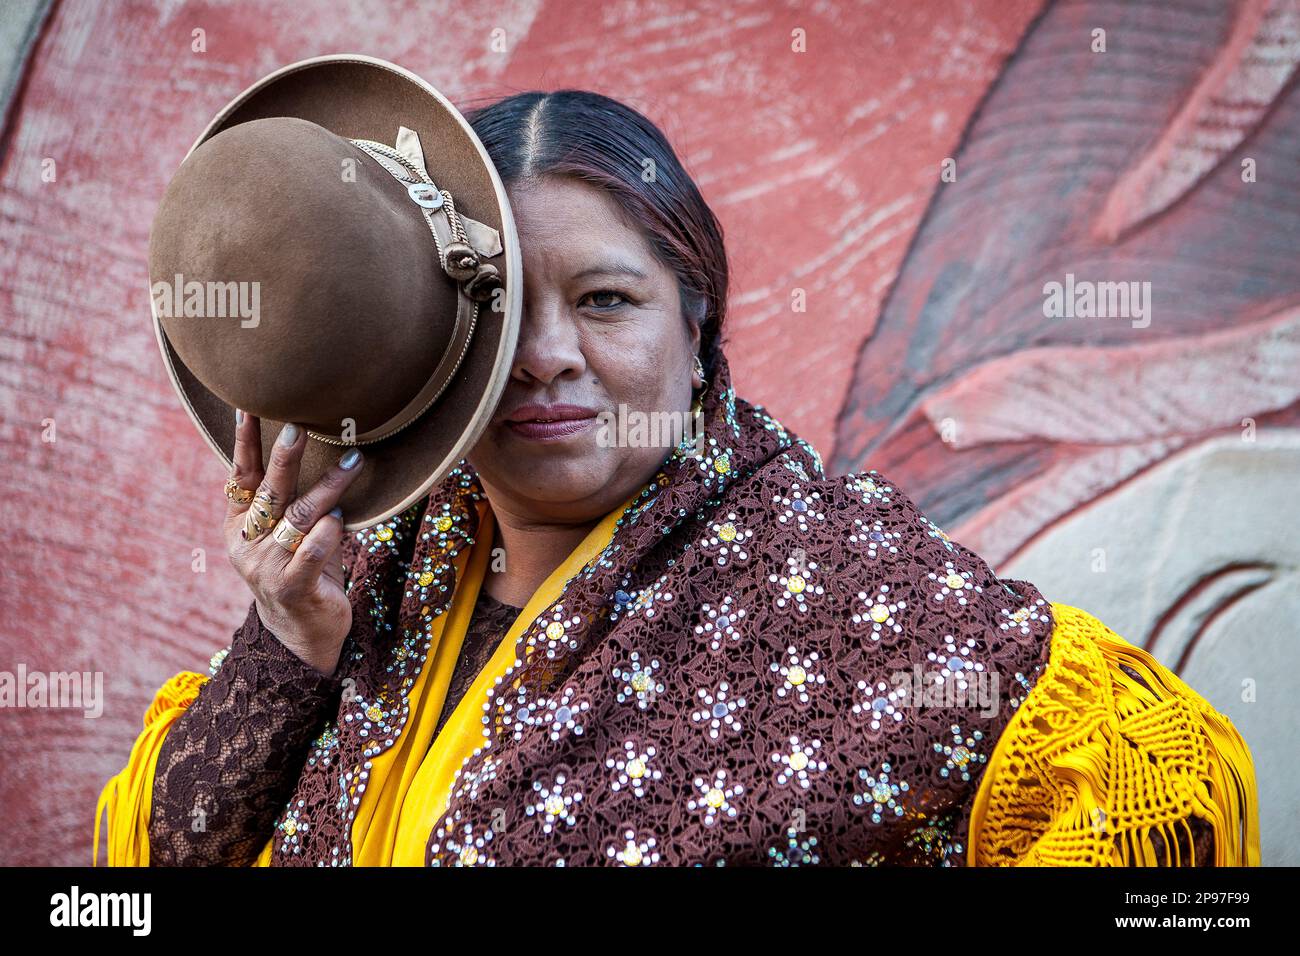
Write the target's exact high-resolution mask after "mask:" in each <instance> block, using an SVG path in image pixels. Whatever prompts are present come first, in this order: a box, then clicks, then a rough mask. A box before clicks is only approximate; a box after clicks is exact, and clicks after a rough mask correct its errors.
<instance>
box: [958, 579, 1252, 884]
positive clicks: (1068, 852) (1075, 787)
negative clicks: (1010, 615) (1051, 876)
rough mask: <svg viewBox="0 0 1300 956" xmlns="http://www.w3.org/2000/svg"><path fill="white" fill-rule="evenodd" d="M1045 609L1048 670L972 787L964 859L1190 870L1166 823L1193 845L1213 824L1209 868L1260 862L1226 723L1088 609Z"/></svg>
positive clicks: (1239, 760)
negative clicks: (1050, 625) (1203, 826)
mask: <svg viewBox="0 0 1300 956" xmlns="http://www.w3.org/2000/svg"><path fill="white" fill-rule="evenodd" d="M1052 615H1053V618H1054V620H1055V625H1056V626H1055V628H1054V630H1053V631H1052V644H1051V656H1050V659H1049V660H1048V663H1047V666H1046V667H1045V668H1044V670H1043V673H1042V674H1041V675H1040V676H1039V678H1038V681H1037V683H1036V684H1035V685H1034V687H1033V690H1032V691H1031V692H1030V694H1029V695H1028V697H1026V699H1025V701H1024V703H1022V704H1021V705H1020V708H1019V709H1018V710H1017V711H1016V713H1015V714H1014V715H1013V716H1012V718H1011V720H1010V722H1009V723H1008V724H1007V726H1006V728H1005V729H1004V730H1003V732H1002V734H1001V735H1000V736H999V738H998V742H997V745H996V746H995V748H994V750H993V754H992V756H991V757H990V758H989V762H988V766H987V767H986V769H985V771H984V776H983V778H982V780H981V781H980V787H979V791H978V792H977V793H976V796H975V801H974V804H973V805H972V809H971V815H970V825H969V833H968V837H969V839H968V850H967V862H968V865H970V866H1194V865H1196V861H1195V860H1191V859H1179V858H1178V856H1179V851H1178V847H1179V842H1178V841H1177V840H1176V832H1175V829H1176V828H1181V830H1182V832H1183V835H1184V841H1183V845H1185V846H1189V847H1190V846H1191V837H1192V834H1191V830H1190V827H1189V826H1188V824H1187V821H1188V820H1189V819H1190V818H1192V817H1197V818H1199V819H1201V820H1203V821H1206V822H1207V823H1208V824H1210V825H1211V826H1212V828H1213V830H1214V865H1215V866H1258V865H1259V807H1258V801H1257V795H1256V789H1255V772H1254V766H1253V764H1252V762H1251V757H1250V751H1249V749H1248V748H1247V747H1246V743H1245V741H1244V740H1242V738H1241V735H1240V734H1239V733H1238V732H1237V730H1236V728H1234V727H1233V726H1232V724H1231V723H1230V722H1229V720H1228V718H1226V717H1225V716H1223V715H1222V714H1220V713H1219V712H1218V711H1216V710H1215V709H1214V708H1213V707H1211V706H1210V705H1209V703H1207V702H1206V701H1205V699H1204V698H1203V697H1201V696H1200V695H1199V694H1197V693H1196V691H1194V690H1192V689H1191V688H1190V687H1188V686H1187V685H1186V684H1185V683H1183V682H1182V681H1181V680H1180V679H1179V678H1178V676H1177V675H1176V674H1174V673H1173V672H1172V671H1170V670H1169V669H1168V668H1166V667H1164V666H1163V665H1161V664H1160V663H1159V662H1158V661H1157V660H1156V659H1155V658H1154V657H1152V656H1151V655H1150V654H1148V653H1147V652H1146V651H1144V650H1142V649H1141V648H1138V647H1135V646H1133V645H1132V644H1130V643H1129V642H1127V641H1125V640H1124V639H1123V638H1122V637H1120V636H1119V635H1118V634H1116V633H1115V632H1114V631H1112V630H1110V628H1108V627H1106V626H1105V625H1104V624H1102V623H1101V622H1100V621H1098V620H1097V619H1096V618H1094V617H1093V616H1092V615H1090V614H1088V613H1086V612H1085V611H1081V610H1079V609H1078V608H1074V607H1070V606H1068V605H1064V604H1053V605H1052ZM1121 664H1123V665H1126V666H1127V667H1129V668H1131V669H1132V670H1133V671H1134V672H1136V673H1137V674H1138V675H1140V677H1141V679H1142V680H1141V682H1139V681H1137V680H1134V679H1133V677H1131V676H1130V675H1129V674H1127V673H1125V671H1124V670H1122V669H1121V667H1120V665H1121ZM1143 683H1145V684H1146V685H1147V686H1145V687H1144V686H1143ZM1156 832H1158V833H1159V834H1160V835H1161V837H1162V838H1163V845H1164V847H1165V848H1168V849H1167V851H1166V852H1172V853H1173V855H1174V859H1172V860H1171V859H1166V858H1164V856H1165V854H1162V853H1161V852H1160V851H1158V850H1157V847H1156V845H1155V844H1154V843H1153V842H1152V839H1151V837H1152V834H1153V833H1156Z"/></svg>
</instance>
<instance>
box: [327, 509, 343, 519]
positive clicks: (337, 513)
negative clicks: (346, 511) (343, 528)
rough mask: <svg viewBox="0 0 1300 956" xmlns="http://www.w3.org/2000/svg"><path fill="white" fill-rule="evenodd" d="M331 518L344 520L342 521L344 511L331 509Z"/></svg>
mask: <svg viewBox="0 0 1300 956" xmlns="http://www.w3.org/2000/svg"><path fill="white" fill-rule="evenodd" d="M330 517H331V518H338V519H339V520H342V519H343V509H342V508H333V509H331V510H330Z"/></svg>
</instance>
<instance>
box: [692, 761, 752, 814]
mask: <svg viewBox="0 0 1300 956" xmlns="http://www.w3.org/2000/svg"><path fill="white" fill-rule="evenodd" d="M693 783H694V785H695V794H694V795H693V796H691V797H690V798H689V799H688V800H687V801H686V809H688V810H691V811H692V812H698V813H700V814H702V815H703V817H704V825H705V826H706V827H711V826H713V825H714V824H715V823H716V822H717V821H718V819H719V818H720V817H726V818H727V819H729V820H734V819H736V815H737V812H738V811H737V810H736V807H735V805H734V804H733V802H732V801H734V800H736V799H737V798H738V797H739V796H740V795H741V794H742V793H744V792H745V788H744V787H743V786H742V785H741V784H739V783H732V784H728V783H727V771H726V770H725V769H722V768H719V769H717V770H715V771H714V772H713V779H712V780H710V779H708V778H706V777H696V778H695V780H694V781H693Z"/></svg>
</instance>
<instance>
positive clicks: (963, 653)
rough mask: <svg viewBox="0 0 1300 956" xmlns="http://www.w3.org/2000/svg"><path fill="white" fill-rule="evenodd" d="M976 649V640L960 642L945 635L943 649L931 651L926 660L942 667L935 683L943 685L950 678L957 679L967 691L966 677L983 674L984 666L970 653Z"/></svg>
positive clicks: (970, 638) (967, 639)
mask: <svg viewBox="0 0 1300 956" xmlns="http://www.w3.org/2000/svg"><path fill="white" fill-rule="evenodd" d="M974 649H975V638H973V637H968V638H966V639H965V640H963V641H961V642H958V641H956V640H955V639H954V638H953V636H952V635H951V634H945V635H944V638H943V647H942V648H941V649H940V650H938V651H929V652H928V653H927V654H926V655H925V656H926V659H927V660H929V661H932V662H933V663H936V664H938V665H940V668H939V673H938V674H937V675H935V683H937V684H942V683H943V682H944V681H945V680H947V679H949V678H956V682H957V686H958V687H960V688H961V689H962V690H965V689H966V686H967V681H966V677H967V675H968V674H972V673H983V671H984V665H983V664H981V663H980V662H978V661H976V660H972V659H971V656H970V653H971V651H973V650H974Z"/></svg>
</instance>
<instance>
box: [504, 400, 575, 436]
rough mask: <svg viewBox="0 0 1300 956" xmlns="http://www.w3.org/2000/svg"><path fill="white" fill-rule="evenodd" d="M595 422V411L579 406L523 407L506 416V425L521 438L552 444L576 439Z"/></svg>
mask: <svg viewBox="0 0 1300 956" xmlns="http://www.w3.org/2000/svg"><path fill="white" fill-rule="evenodd" d="M595 420H596V411H595V409H592V408H584V407H583V406H581V405H523V406H521V407H519V408H517V409H515V410H514V411H513V412H511V413H510V414H509V415H508V416H506V420H505V424H506V426H507V427H508V428H509V429H510V430H511V432H513V433H514V434H516V435H518V436H519V437H521V438H527V439H530V440H533V441H555V440H558V439H563V438H568V437H569V436H570V435H576V434H577V433H578V432H580V431H583V430H584V429H586V428H589V427H590V426H591V425H592V424H593V423H594V422H595Z"/></svg>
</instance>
